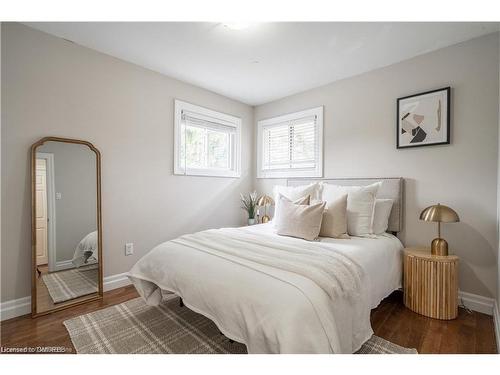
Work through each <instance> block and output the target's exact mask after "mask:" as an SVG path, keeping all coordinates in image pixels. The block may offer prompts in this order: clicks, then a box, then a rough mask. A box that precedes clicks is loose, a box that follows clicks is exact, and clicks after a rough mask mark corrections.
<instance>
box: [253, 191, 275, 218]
mask: <svg viewBox="0 0 500 375" xmlns="http://www.w3.org/2000/svg"><path fill="white" fill-rule="evenodd" d="M272 204H274V201H273V198H271V197H270V196H269V195H265V194H264V195H263V196H261V197H260V198H259V200H258V201H257V205H258V206H264V216H262V219H261V220H262V223H267V222H268V221H269V220H271V218H270V217H269V216H267V207H268V206H270V205H272Z"/></svg>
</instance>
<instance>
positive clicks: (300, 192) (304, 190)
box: [273, 182, 320, 226]
mask: <svg viewBox="0 0 500 375" xmlns="http://www.w3.org/2000/svg"><path fill="white" fill-rule="evenodd" d="M280 194H281V195H282V196H284V197H286V198H288V199H289V200H291V201H294V200H297V199H299V198H302V197H304V196H307V195H310V196H311V200H315V199H319V197H320V185H319V184H318V183H317V182H315V183H312V184H309V185H303V186H283V185H276V186H274V188H273V198H274V218H273V223H274V226H276V222H277V220H278V218H279V212H280V210H279V205H280Z"/></svg>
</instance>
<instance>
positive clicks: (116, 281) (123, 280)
mask: <svg viewBox="0 0 500 375" xmlns="http://www.w3.org/2000/svg"><path fill="white" fill-rule="evenodd" d="M102 284H103V285H102V286H103V289H104V291H105V292H107V291H108V290H113V289H117V288H121V287H123V286H127V285H130V280H129V279H128V277H127V276H126V273H119V274H116V275H111V276H106V277H105V278H104V279H103V283H102ZM29 313H31V297H30V296H28V297H23V298H18V299H13V300H10V301H5V302H2V303H0V320H1V321H3V320H7V319H12V318H15V317H17V316H21V315H26V314H29Z"/></svg>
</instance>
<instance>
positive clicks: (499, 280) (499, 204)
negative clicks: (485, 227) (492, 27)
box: [497, 33, 500, 352]
mask: <svg viewBox="0 0 500 375" xmlns="http://www.w3.org/2000/svg"><path fill="white" fill-rule="evenodd" d="M498 35H499V38H498V70H499V74H498V86H499V90H498V92H499V102H498V129H499V134H498V162H497V163H498V172H497V241H498V243H497V250H498V254H497V309H498V313H499V314H500V33H499V34H498ZM497 324H500V322H497ZM499 331H500V327H498V328H497V332H499ZM498 342H500V337H497V343H498ZM497 349H498V351H499V352H500V348H497Z"/></svg>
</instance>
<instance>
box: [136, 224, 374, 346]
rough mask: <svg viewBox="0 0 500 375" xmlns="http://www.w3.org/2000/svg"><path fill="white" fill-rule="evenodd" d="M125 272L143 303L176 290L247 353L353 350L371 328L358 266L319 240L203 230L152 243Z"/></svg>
mask: <svg viewBox="0 0 500 375" xmlns="http://www.w3.org/2000/svg"><path fill="white" fill-rule="evenodd" d="M129 277H130V279H131V280H132V281H133V282H134V284H135V286H136V288H137V290H138V292H139V294H140V295H141V296H143V297H144V298H145V300H146V302H147V303H148V304H152V305H156V304H158V303H160V302H161V289H163V290H168V291H171V292H175V293H177V294H179V295H180V296H182V297H183V299H184V303H185V304H186V305H187V306H189V307H190V308H192V309H193V310H194V311H197V312H199V313H201V314H203V315H205V316H207V317H208V318H210V319H212V320H213V321H214V322H215V323H216V324H217V326H218V327H219V329H220V330H221V331H222V332H223V333H225V334H226V335H227V336H228V337H230V338H233V339H235V340H237V341H240V342H243V343H245V344H246V345H247V348H248V351H249V352H250V353H352V352H353V351H355V350H357V349H358V348H359V347H360V346H361V345H362V344H363V342H364V341H366V340H367V339H368V338H369V337H370V336H371V334H372V333H373V331H372V330H371V327H370V320H369V319H370V307H369V302H368V296H367V293H368V289H367V288H364V287H363V285H366V280H365V276H364V272H363V269H362V268H361V267H360V266H359V265H358V264H357V263H356V262H354V261H353V260H352V259H350V258H349V257H348V256H347V255H346V254H345V252H340V251H336V250H335V249H333V248H332V246H326V245H324V244H321V243H319V242H307V241H298V240H297V239H292V238H288V237H278V236H275V235H274V236H273V235H268V234H256V233H254V232H252V231H250V230H247V229H244V228H236V229H234V228H233V229H230V228H227V229H218V230H209V231H204V232H199V233H195V234H190V235H186V236H182V237H180V238H178V239H175V240H172V241H169V242H166V243H164V244H161V245H159V246H157V247H156V248H155V249H153V250H152V251H151V252H150V253H149V254H147V255H146V256H145V257H143V258H142V259H141V260H139V262H138V263H137V264H136V265H135V266H134V267H133V268H132V270H131V271H130V272H129Z"/></svg>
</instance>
